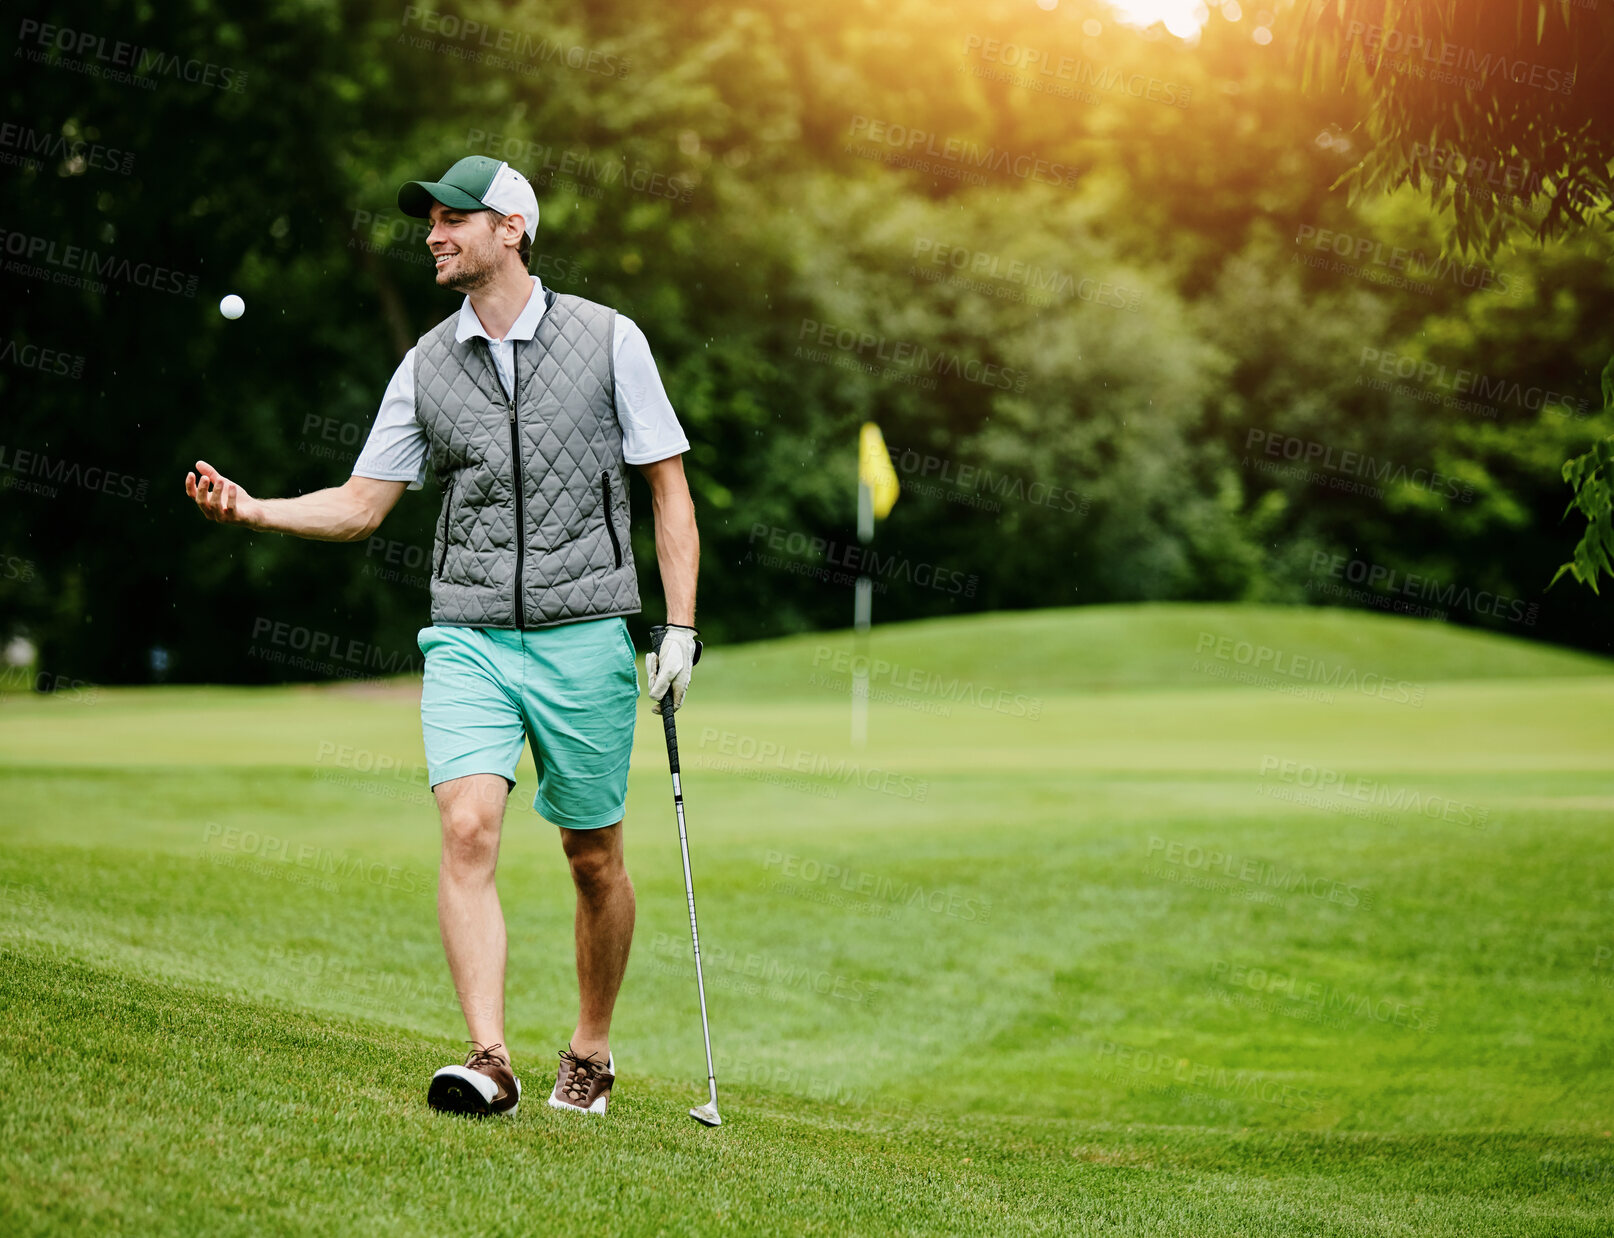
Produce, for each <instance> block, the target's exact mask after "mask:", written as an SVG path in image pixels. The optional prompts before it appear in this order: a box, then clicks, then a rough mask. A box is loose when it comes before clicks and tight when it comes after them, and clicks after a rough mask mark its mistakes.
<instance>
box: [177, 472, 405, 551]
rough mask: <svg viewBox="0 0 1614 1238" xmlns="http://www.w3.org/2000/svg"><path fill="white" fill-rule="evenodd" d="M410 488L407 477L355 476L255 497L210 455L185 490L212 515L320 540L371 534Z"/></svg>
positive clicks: (189, 477)
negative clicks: (294, 494)
mask: <svg viewBox="0 0 1614 1238" xmlns="http://www.w3.org/2000/svg"><path fill="white" fill-rule="evenodd" d="M408 487H409V483H408V482H403V481H378V480H377V479H376V478H373V477H349V478H348V479H347V481H346V482H345V483H344V484H343V485H340V486H337V487H335V488H333V489H330V490H316V491H314V492H313V493H312V494H305V495H302V496H300V497H298V498H295V499H255V498H253V497H252V496H251V495H250V494H248V493H247V492H246V491H245V490H244V489H243V488H242V487H240V486H238V485H236V483H235V482H233V481H231V480H230V479H229V478H227V477H225V476H224V475H223V474H222V473H220V472H219V471H218V470H217V469H215V468H214V467H213V466H212V465H211V464H209V463H208V462H207V461H206V460H198V461H197V462H196V472H194V473H187V474H185V493H186V494H188V495H190V496H191V498H193V499H195V500H196V506H197V507H199V508H200V509H201V511H202V515H204V516H206V517H207V518H208V519H209V520H212V521H214V522H215V523H217V524H238V525H243V526H245V527H246V528H249V529H258V530H261V531H263V532H267V533H290V534H292V535H293V536H294V537H306V538H310V539H312V540H314V541H320V542H356V541H360V540H362V539H363V538H366V537H369V536H370V534H372V533H374V532H375V531H376V529H377V528H378V527H379V526H380V524H381V522H382V521H383V520H384V519H386V516H387V513H388V512H390V511H391V510H392V509H393V507H394V506H395V505H396V504H397V502H398V500H399V499H400V498H401V497H403V492H404V491H405V490H406V489H408Z"/></svg>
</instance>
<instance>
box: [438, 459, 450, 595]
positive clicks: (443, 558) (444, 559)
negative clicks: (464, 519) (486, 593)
mask: <svg viewBox="0 0 1614 1238" xmlns="http://www.w3.org/2000/svg"><path fill="white" fill-rule="evenodd" d="M453 501H454V479H453V478H452V477H450V478H449V479H448V491H447V493H445V494H444V495H443V553H442V554H440V555H439V556H437V579H438V580H441V579H442V578H443V568H445V567H446V566H448V507H449V504H450V503H452V502H453Z"/></svg>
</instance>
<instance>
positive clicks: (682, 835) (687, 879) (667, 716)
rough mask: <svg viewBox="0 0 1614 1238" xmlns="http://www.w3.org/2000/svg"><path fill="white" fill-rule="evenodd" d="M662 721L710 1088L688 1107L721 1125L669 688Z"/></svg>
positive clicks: (654, 631)
mask: <svg viewBox="0 0 1614 1238" xmlns="http://www.w3.org/2000/svg"><path fill="white" fill-rule="evenodd" d="M666 633H667V629H666V628H665V627H664V626H662V625H661V624H657V625H656V626H655V627H653V628H651V629H650V648H651V651H652V652H653V653H655V654H656V656H657V657H660V656H661V638H662V637H663V636H665V635H666ZM700 660H701V643H700V641H696V642H695V657H694V661H693V662H691V665H694V662H699V661H700ZM661 725H662V729H663V730H664V731H666V733H667V764H668V765H669V766H670V767H671V769H672V785H673V811H674V812H675V813H677V814H678V849H679V850H680V851H681V852H682V853H683V856H684V893H685V894H686V895H687V896H688V897H689V940H690V942H691V943H692V944H693V945H694V947H695V987H696V988H697V989H699V990H700V997H701V1035H702V1037H704V1038H705V1041H706V1085H707V1088H708V1095H707V1101H706V1103H705V1104H704V1105H696V1106H695V1108H693V1109H691V1110H690V1111H689V1116H690V1117H692V1118H694V1119H695V1121H697V1122H702V1123H704V1124H705V1125H707V1126H722V1125H723V1119H722V1118H721V1117H720V1116H719V1115H718V1112H717V1074H716V1072H715V1071H714V1070H713V1069H712V1028H711V1025H710V1024H709V1023H708V1022H707V1019H706V980H705V977H703V976H702V975H701V934H700V928H699V927H698V926H697V925H696V923H695V882H694V879H693V878H692V877H691V876H690V874H689V834H688V833H687V831H686V830H685V828H684V789H683V785H682V783H681V781H680V779H679V777H678V728H677V725H676V724H675V723H674V722H673V694H672V689H671V688H668V689H667V695H666V696H664V697H662V698H661Z"/></svg>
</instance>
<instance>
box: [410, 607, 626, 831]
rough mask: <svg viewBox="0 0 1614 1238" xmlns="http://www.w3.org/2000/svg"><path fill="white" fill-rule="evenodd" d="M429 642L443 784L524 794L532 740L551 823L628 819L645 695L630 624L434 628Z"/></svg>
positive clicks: (427, 705)
mask: <svg viewBox="0 0 1614 1238" xmlns="http://www.w3.org/2000/svg"><path fill="white" fill-rule="evenodd" d="M418 640H419V644H420V651H421V653H423V654H425V655H426V674H425V684H424V686H423V688H422V691H421V697H420V726H421V732H422V734H423V736H424V738H425V741H426V772H427V775H428V777H429V779H430V781H431V785H432V786H434V787H435V786H436V785H437V784H438V783H440V782H447V781H448V780H449V779H451V778H463V777H465V776H466V775H467V774H500V775H502V776H503V777H504V779H505V781H506V782H508V783H509V784H510V787H511V788H512V789H513V788H514V787H515V785H516V766H517V765H518V764H519V763H520V761H521V749H522V745H523V744H524V743H527V742H529V741H530V742H531V745H532V759H533V763H534V764H536V765H537V767H538V794H537V795H535V796H534V797H533V801H532V806H533V808H535V809H537V811H538V812H539V813H541V814H542V815H543V817H544V818H545V819H546V820H548V821H550V822H552V823H554V824H555V825H563V826H565V827H566V828H568V829H573V830H595V829H599V828H600V827H601V826H606V825H614V824H616V822H618V821H620V820H622V817H623V813H624V812H625V810H626V808H627V800H628V757H629V755H630V753H631V752H632V749H633V724H634V721H635V719H636V716H637V714H638V699H639V675H638V670H637V667H636V666H635V664H634V656H633V642H632V641H631V640H630V639H629V638H628V625H627V623H626V622H625V621H624V620H623V619H621V618H619V617H618V618H610V619H585V620H582V621H580V622H578V623H563V624H560V625H558V626H556V627H551V628H533V629H530V630H527V631H517V630H516V629H514V628H467V627H450V626H437V625H433V626H432V627H429V628H422V629H421V630H420V634H419V637H418Z"/></svg>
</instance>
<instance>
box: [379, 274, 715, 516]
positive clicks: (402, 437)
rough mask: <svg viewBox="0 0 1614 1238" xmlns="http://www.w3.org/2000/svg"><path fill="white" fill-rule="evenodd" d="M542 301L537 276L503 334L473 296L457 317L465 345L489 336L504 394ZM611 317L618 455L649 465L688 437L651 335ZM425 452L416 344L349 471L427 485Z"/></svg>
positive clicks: (458, 337)
mask: <svg viewBox="0 0 1614 1238" xmlns="http://www.w3.org/2000/svg"><path fill="white" fill-rule="evenodd" d="M547 308H548V306H546V305H545V304H544V286H543V284H542V283H540V282H539V279H538V277H537V276H536V275H534V276H532V295H531V296H530V297H528V298H527V304H526V305H525V307H523V309H522V311H521V314H520V315H519V316H518V317H517V318H516V320H515V322H514V323H512V324H511V326H510V330H509V332H508V333H507V334H506V335H505V337H504V339H502V340H496V339H494V338H493V337H492V336H491V335H489V334H488V332H487V328H486V327H484V326H483V325H482V320H481V319H480V318H478V317H477V316H476V310H474V309H472V308H471V298H470V297H466V298H465V300H464V302H462V303H461V305H460V314H459V319H458V321H457V322H456V323H455V324H454V339H455V341H456V342H458V343H462V344H463V343H464V342H465V341H466V340H468V339H471V338H473V337H475V336H478V335H480V336H481V337H482V338H483V339H485V340H487V341H488V350H489V351H490V352H491V353H492V354H493V367H494V369H495V370H497V371H498V374H499V381H500V382H501V383H502V384H504V391H505V394H506V395H509V394H510V389H511V384H512V376H511V375H512V370H513V369H514V366H515V354H516V346H515V341H516V340H530V339H532V337H533V336H534V335H535V334H536V333H537V331H538V324H539V323H540V322H541V321H543V317H544V311H545V310H546V309H547ZM615 324H616V325H615V326H614V328H613V329H612V332H611V356H612V359H613V361H614V364H615V367H616V415H617V420H618V421H619V422H621V424H622V458H623V459H624V460H626V461H627V462H628V463H629V464H650V463H653V462H654V461H656V460H665V459H667V458H668V457H669V456H677V455H682V454H683V453H684V452H686V451H688V450H689V440H688V439H687V438H685V437H684V431H683V427H682V426H680V425H679V424H678V416H677V414H676V413H674V412H673V407H672V403H671V402H670V401H669V400H668V399H667V392H666V389H665V388H664V387H662V385H661V375H660V374H658V373H657V372H656V363H655V360H654V358H652V357H651V355H650V341H648V340H647V339H645V337H644V332H643V331H641V330H639V328H638V326H637V324H635V323H634V321H633V320H632V319H631V318H627V317H624V316H623V315H621V314H618V315H617V316H616V320H615ZM429 456H430V445H429V443H428V442H427V440H426V428H425V427H424V426H422V425H421V424H420V422H418V421H416V420H415V350H414V349H413V348H411V349H410V350H409V351H408V352H407V353H405V354H404V359H403V360H402V361H401V362H399V363H398V368H397V369H396V370H394V371H393V373H392V381H391V382H389V383H388V384H387V393H386V394H385V395H384V396H382V397H381V408H380V410H379V411H378V412H377V413H376V415H375V424H374V425H372V426H371V427H370V437H369V438H368V439H367V440H365V444H364V450H363V451H361V452H360V453H359V458H358V461H357V462H356V463H355V464H354V465H353V475H354V476H355V477H373V478H376V479H377V480H380V481H407V482H408V483H409V489H411V490H419V489H421V487H423V486H424V485H425V484H426V469H427V466H428V464H429Z"/></svg>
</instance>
